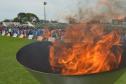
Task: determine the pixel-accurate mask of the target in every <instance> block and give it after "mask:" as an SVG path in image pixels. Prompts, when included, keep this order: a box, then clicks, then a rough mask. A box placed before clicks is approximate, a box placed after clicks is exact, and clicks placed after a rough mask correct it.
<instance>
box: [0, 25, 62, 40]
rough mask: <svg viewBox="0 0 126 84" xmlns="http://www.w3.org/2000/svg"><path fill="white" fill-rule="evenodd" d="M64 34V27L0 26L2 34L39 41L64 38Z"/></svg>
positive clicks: (0, 33)
mask: <svg viewBox="0 0 126 84" xmlns="http://www.w3.org/2000/svg"><path fill="white" fill-rule="evenodd" d="M63 34H64V30H63V29H49V28H48V27H45V28H41V29H38V28H31V27H0V35H1V36H9V37H18V38H27V39H35V40H38V41H43V40H48V41H52V42H53V41H55V40H57V39H62V38H63Z"/></svg>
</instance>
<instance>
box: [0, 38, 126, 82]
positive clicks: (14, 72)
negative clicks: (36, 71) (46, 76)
mask: <svg viewBox="0 0 126 84" xmlns="http://www.w3.org/2000/svg"><path fill="white" fill-rule="evenodd" d="M31 42H33V41H31V40H25V39H18V38H10V37H1V36H0V84H39V82H38V81H36V79H34V78H33V77H32V76H31V74H30V73H29V72H27V71H26V70H25V69H24V68H23V67H22V66H21V65H20V64H19V63H18V62H17V61H16V52H17V51H18V50H19V49H20V48H21V47H23V46H24V45H26V44H29V43H31ZM59 84H60V83H59ZM115 84H126V73H125V74H124V75H123V76H122V77H121V78H120V79H119V80H118V81H117V82H116V83H115Z"/></svg>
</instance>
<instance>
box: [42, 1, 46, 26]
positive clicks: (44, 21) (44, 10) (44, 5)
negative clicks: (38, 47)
mask: <svg viewBox="0 0 126 84" xmlns="http://www.w3.org/2000/svg"><path fill="white" fill-rule="evenodd" d="M43 5H44V23H45V24H46V5H47V2H45V1H44V3H43Z"/></svg>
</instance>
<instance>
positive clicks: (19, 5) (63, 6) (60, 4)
mask: <svg viewBox="0 0 126 84" xmlns="http://www.w3.org/2000/svg"><path fill="white" fill-rule="evenodd" d="M45 1H46V2H47V6H46V10H47V19H56V20H61V19H62V18H63V16H64V15H67V14H69V13H70V10H71V9H72V8H74V6H75V5H76V3H75V2H76V1H75V0H45ZM43 2H44V0H0V20H4V19H13V18H14V17H15V16H16V15H17V14H18V13H19V12H31V13H35V14H36V15H37V16H38V17H39V18H40V19H43Z"/></svg>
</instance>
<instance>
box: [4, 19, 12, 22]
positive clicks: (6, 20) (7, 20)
mask: <svg viewBox="0 0 126 84" xmlns="http://www.w3.org/2000/svg"><path fill="white" fill-rule="evenodd" d="M3 22H11V20H9V19H5V20H3Z"/></svg>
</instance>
